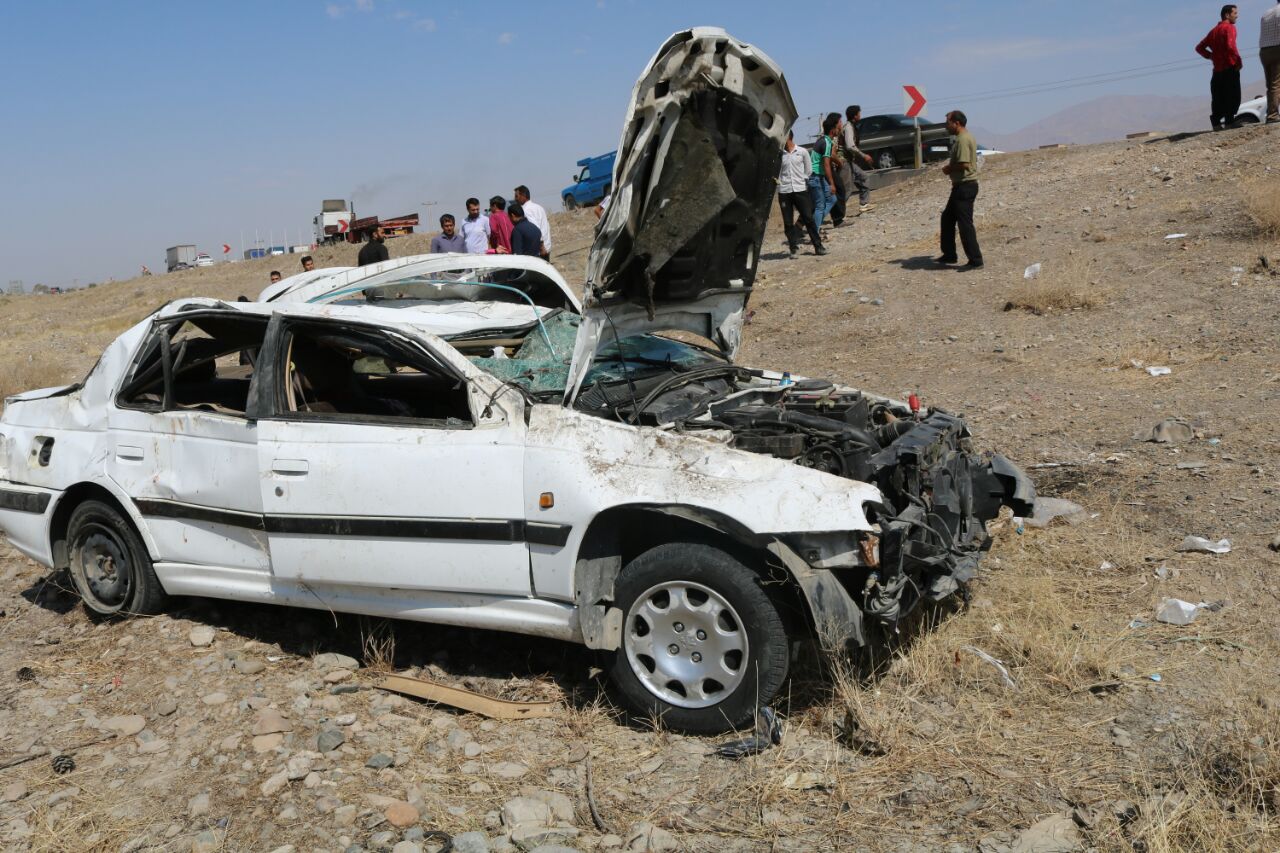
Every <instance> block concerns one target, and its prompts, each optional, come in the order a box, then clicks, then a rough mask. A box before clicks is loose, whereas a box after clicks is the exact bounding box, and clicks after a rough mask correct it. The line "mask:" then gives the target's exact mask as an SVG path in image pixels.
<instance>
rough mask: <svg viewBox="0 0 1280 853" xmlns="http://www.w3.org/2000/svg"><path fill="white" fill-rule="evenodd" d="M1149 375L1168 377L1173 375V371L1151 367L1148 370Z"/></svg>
mask: <svg viewBox="0 0 1280 853" xmlns="http://www.w3.org/2000/svg"><path fill="white" fill-rule="evenodd" d="M1147 373H1148V374H1150V375H1151V376H1168V375H1169V374H1171V373H1173V369H1172V368H1168V367H1157V366H1155V365H1151V366H1150V367H1148V368H1147Z"/></svg>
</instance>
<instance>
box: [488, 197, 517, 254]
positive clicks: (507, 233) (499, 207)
mask: <svg viewBox="0 0 1280 853" xmlns="http://www.w3.org/2000/svg"><path fill="white" fill-rule="evenodd" d="M513 227H514V223H512V221H511V217H510V216H507V200H506V199H505V198H503V197H502V196H500V195H495V196H494V197H493V198H491V199H489V245H490V246H491V247H492V248H493V250H494V251H495V252H497V253H498V254H499V255H509V254H511V229H512V228H513Z"/></svg>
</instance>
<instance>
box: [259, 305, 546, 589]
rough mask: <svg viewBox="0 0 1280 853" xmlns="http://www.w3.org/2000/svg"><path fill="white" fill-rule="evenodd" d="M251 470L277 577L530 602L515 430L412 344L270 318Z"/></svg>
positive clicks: (401, 338) (395, 334) (418, 342)
mask: <svg viewBox="0 0 1280 853" xmlns="http://www.w3.org/2000/svg"><path fill="white" fill-rule="evenodd" d="M265 360H267V361H269V363H270V367H269V371H270V375H269V380H268V379H264V384H263V385H262V386H260V388H261V390H260V398H259V399H260V402H261V403H262V409H263V412H264V415H263V418H262V419H261V420H260V421H259V426H258V430H259V441H258V452H259V465H260V468H261V481H260V485H261V490H262V502H263V508H264V511H265V525H266V529H267V536H268V539H269V541H270V547H271V554H272V564H273V567H274V572H275V574H276V575H277V576H278V577H281V578H290V579H294V580H297V581H301V582H304V583H306V584H308V585H310V586H312V587H313V588H317V587H320V586H324V585H333V586H344V587H350V586H356V587H377V588H387V589H390V588H395V589H406V590H435V591H446V592H452V593H464V594H465V593H472V594H489V595H499V596H527V595H529V593H530V574H529V555H528V549H527V547H526V545H525V535H524V530H525V524H524V521H523V518H524V510H523V504H522V500H521V494H522V489H523V471H524V424H523V422H522V421H521V420H520V419H519V418H513V417H511V416H510V415H509V414H508V413H507V412H506V411H504V410H503V409H502V408H501V406H499V405H495V404H493V403H492V402H490V404H489V405H486V404H485V401H484V400H483V399H480V400H479V401H478V402H477V400H476V394H477V392H476V391H475V390H474V389H473V388H472V387H471V386H470V384H469V383H468V381H467V379H466V377H465V376H464V375H463V373H462V371H461V370H460V369H459V367H458V366H457V365H455V364H452V363H450V361H449V360H448V359H447V358H444V357H441V356H439V355H438V354H437V353H434V352H433V351H432V350H431V349H430V348H429V347H428V346H427V345H426V344H425V342H424V340H423V339H422V338H419V337H415V336H413V335H409V334H406V333H404V332H403V331H399V330H395V329H388V328H384V327H381V326H377V325H374V324H368V325H365V324H358V323H352V322H347V321H334V320H325V319H312V318H299V317H288V316H283V315H278V316H277V318H276V320H274V321H273V327H272V331H271V333H270V336H269V343H268V355H267V356H265Z"/></svg>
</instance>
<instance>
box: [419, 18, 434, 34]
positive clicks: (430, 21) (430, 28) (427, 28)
mask: <svg viewBox="0 0 1280 853" xmlns="http://www.w3.org/2000/svg"><path fill="white" fill-rule="evenodd" d="M413 28H414V29H415V30H418V31H420V32H424V33H434V32H435V31H436V19H435V18H423V19H422V20H420V21H414V22H413Z"/></svg>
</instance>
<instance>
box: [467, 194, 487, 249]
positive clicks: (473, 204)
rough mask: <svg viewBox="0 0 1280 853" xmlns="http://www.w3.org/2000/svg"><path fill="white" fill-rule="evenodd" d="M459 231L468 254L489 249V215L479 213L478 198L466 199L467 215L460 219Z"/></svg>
mask: <svg viewBox="0 0 1280 853" xmlns="http://www.w3.org/2000/svg"><path fill="white" fill-rule="evenodd" d="M461 231H462V239H463V240H465V241H466V244H467V252H468V254H472V255H483V254H484V253H485V252H487V251H489V217H487V216H481V215H480V199H478V198H469V199H467V217H466V219H463V220H462V227H461Z"/></svg>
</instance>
